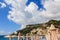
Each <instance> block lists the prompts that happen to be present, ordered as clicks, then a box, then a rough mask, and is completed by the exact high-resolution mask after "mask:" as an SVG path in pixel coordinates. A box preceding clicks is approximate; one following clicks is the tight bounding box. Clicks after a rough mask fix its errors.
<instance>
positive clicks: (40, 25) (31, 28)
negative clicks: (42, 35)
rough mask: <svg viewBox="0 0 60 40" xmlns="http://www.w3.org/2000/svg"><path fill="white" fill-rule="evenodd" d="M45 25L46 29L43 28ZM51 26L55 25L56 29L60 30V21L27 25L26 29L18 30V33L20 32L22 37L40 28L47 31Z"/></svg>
mask: <svg viewBox="0 0 60 40" xmlns="http://www.w3.org/2000/svg"><path fill="white" fill-rule="evenodd" d="M43 24H45V27H44V26H43ZM51 24H54V25H55V27H56V28H59V29H60V21H57V20H50V21H48V22H47V23H42V24H32V25H26V28H24V29H22V30H18V31H17V32H18V33H19V32H20V33H21V35H26V34H27V33H30V32H31V31H32V30H33V29H37V28H40V29H43V30H46V28H47V27H48V26H50V25H51ZM18 33H17V34H18ZM36 33H37V32H35V33H34V34H36Z"/></svg>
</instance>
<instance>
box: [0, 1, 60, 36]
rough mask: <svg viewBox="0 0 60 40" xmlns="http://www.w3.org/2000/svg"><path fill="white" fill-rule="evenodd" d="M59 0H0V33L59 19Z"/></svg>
mask: <svg viewBox="0 0 60 40" xmlns="http://www.w3.org/2000/svg"><path fill="white" fill-rule="evenodd" d="M59 4H60V0H0V35H5V34H10V33H12V32H15V31H16V30H19V29H23V28H25V27H26V25H29V24H38V23H45V22H47V21H49V20H51V19H54V20H60V5H59Z"/></svg>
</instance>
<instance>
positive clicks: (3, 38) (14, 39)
mask: <svg viewBox="0 0 60 40" xmlns="http://www.w3.org/2000/svg"><path fill="white" fill-rule="evenodd" d="M4 36H5V35H0V40H9V38H5V37H4ZM12 40H18V38H12ZM20 40H23V39H22V38H20ZM24 40H26V38H25V39H24ZM29 40H30V39H29ZM41 40H46V39H45V38H44V37H43V38H42V39H41Z"/></svg>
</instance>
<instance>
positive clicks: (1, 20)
mask: <svg viewBox="0 0 60 40" xmlns="http://www.w3.org/2000/svg"><path fill="white" fill-rule="evenodd" d="M0 2H2V3H5V2H4V0H0ZM29 2H31V1H30V0H29V1H28V2H27V3H26V4H27V5H29ZM32 2H34V3H36V4H37V5H38V6H39V8H38V9H40V6H41V5H40V4H39V3H37V2H39V1H37V2H36V0H32ZM5 4H6V3H5ZM1 6H2V4H0V7H1ZM9 6H10V5H7V4H6V7H4V8H0V31H1V34H7V33H9V32H14V31H16V30H18V29H19V28H20V26H21V25H18V24H16V23H14V22H13V21H11V20H8V18H7V15H8V11H10V8H9ZM41 7H42V6H41ZM5 32H6V33H5Z"/></svg>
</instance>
